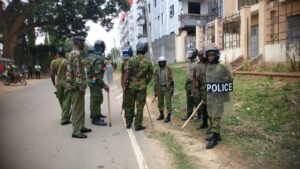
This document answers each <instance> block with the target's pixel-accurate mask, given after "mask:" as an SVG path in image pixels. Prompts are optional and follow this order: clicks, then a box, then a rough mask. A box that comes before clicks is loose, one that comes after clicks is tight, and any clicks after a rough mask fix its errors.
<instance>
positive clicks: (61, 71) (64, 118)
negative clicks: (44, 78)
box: [50, 58, 71, 124]
mask: <svg viewBox="0 0 300 169" xmlns="http://www.w3.org/2000/svg"><path fill="white" fill-rule="evenodd" d="M67 65H68V63H67V60H66V59H65V58H57V59H55V60H52V62H51V64H50V70H51V72H52V74H54V75H57V80H56V85H55V87H56V92H55V93H56V97H57V99H58V101H59V104H60V107H61V109H62V114H61V123H62V124H64V123H67V122H68V121H70V117H71V113H70V109H71V93H70V91H69V90H67V89H66V84H65V81H66V71H67Z"/></svg>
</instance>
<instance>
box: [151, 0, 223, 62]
mask: <svg viewBox="0 0 300 169" xmlns="http://www.w3.org/2000/svg"><path fill="white" fill-rule="evenodd" d="M221 2H222V1H220V0H180V1H178V0H147V12H148V20H149V23H148V26H149V30H150V37H151V41H152V48H153V56H154V57H159V56H160V55H164V56H165V57H166V58H167V60H168V62H171V63H173V62H176V61H177V62H178V61H185V53H186V49H187V48H188V47H190V46H195V45H196V42H195V35H196V25H197V24H199V23H202V24H205V23H207V22H210V21H211V20H212V19H214V18H215V17H217V16H220V15H221V14H222V12H221V11H222V3H221Z"/></svg>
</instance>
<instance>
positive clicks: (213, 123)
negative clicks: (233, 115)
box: [207, 103, 224, 133]
mask: <svg viewBox="0 0 300 169" xmlns="http://www.w3.org/2000/svg"><path fill="white" fill-rule="evenodd" d="M223 111H224V104H223V103H215V104H208V105H207V112H208V117H209V121H210V129H211V131H212V132H215V133H220V130H221V116H222V114H223Z"/></svg>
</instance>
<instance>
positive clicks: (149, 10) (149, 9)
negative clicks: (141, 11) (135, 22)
mask: <svg viewBox="0 0 300 169" xmlns="http://www.w3.org/2000/svg"><path fill="white" fill-rule="evenodd" d="M150 7H151V6H150V4H148V12H149V13H150V12H151V8H150Z"/></svg>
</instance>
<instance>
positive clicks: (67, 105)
mask: <svg viewBox="0 0 300 169" xmlns="http://www.w3.org/2000/svg"><path fill="white" fill-rule="evenodd" d="M56 97H57V99H58V102H59V105H60V107H61V110H62V113H61V123H65V122H67V121H69V120H70V117H71V112H70V110H71V92H70V91H69V90H67V89H66V88H65V87H64V86H63V85H61V84H57V85H56Z"/></svg>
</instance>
